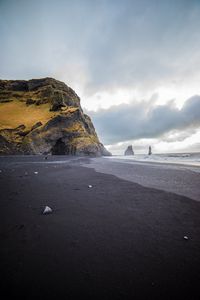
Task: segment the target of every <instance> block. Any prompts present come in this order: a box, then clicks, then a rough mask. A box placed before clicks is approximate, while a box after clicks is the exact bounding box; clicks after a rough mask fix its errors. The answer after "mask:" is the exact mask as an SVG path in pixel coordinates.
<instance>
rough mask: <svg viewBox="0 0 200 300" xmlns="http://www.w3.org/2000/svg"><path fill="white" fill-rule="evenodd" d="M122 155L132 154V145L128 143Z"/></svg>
mask: <svg viewBox="0 0 200 300" xmlns="http://www.w3.org/2000/svg"><path fill="white" fill-rule="evenodd" d="M124 155H134V151H133V146H132V145H130V146H128V147H127V149H126V151H125V152H124Z"/></svg>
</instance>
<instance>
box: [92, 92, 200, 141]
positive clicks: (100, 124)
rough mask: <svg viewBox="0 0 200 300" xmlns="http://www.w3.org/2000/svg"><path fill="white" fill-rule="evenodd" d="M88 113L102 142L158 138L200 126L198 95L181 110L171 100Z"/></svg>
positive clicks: (140, 103)
mask: <svg viewBox="0 0 200 300" xmlns="http://www.w3.org/2000/svg"><path fill="white" fill-rule="evenodd" d="M87 113H88V114H89V115H90V116H91V118H92V120H93V122H94V125H95V128H96V130H97V133H98V134H99V136H100V138H101V140H102V141H103V143H105V144H115V143H119V142H124V141H127V140H137V139H142V138H158V137H162V136H164V135H166V133H168V132H172V131H174V130H176V131H182V130H185V131H188V134H190V133H191V130H193V129H195V128H197V127H199V126H200V96H198V95H196V96H193V97H191V98H189V99H188V100H187V101H186V102H185V104H184V106H183V107H182V109H178V108H177V107H176V106H175V105H174V103H173V102H171V103H170V104H167V105H157V106H155V105H154V104H151V103H150V102H137V103H135V102H132V103H130V104H120V105H118V106H112V107H110V108H109V109H101V110H99V111H96V112H92V111H87ZM185 135H186V136H187V134H186V133H185ZM177 139H178V136H177Z"/></svg>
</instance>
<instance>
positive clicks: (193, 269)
mask: <svg viewBox="0 0 200 300" xmlns="http://www.w3.org/2000/svg"><path fill="white" fill-rule="evenodd" d="M62 159H63V158H61V157H59V158H58V157H51V158H49V159H48V160H47V161H45V160H44V158H42V157H26V158H23V157H22V158H17V157H10V158H0V170H1V172H0V188H1V200H0V205H1V208H0V242H1V248H0V257H1V262H0V270H1V278H2V279H1V285H2V288H1V293H3V292H6V295H5V296H4V297H1V299H10V295H11V293H14V295H15V298H16V297H17V296H18V295H19V296H20V299H49V298H54V299H61V297H62V299H75V298H77V297H78V298H79V299H83V298H84V297H87V299H199V298H200V286H199V282H200V217H199V216H200V203H199V202H197V201H194V200H192V199H190V198H187V197H184V196H180V195H177V194H174V193H169V192H165V191H161V190H158V189H153V188H147V187H143V186H141V185H139V184H137V183H133V182H130V181H126V180H122V179H119V178H117V177H115V176H113V175H109V174H103V173H98V172H95V170H94V169H92V168H86V167H83V166H81V165H80V163H84V160H78V159H75V160H71V159H68V160H67V161H66V163H64V164H63V163H59V160H62ZM19 161H20V163H18V162H19ZM53 161H57V162H53ZM85 163H89V160H86V161H85ZM34 172H38V174H35V173H34ZM88 185H92V188H88ZM46 205H48V206H50V207H51V208H52V209H53V213H52V214H50V215H42V213H41V212H42V210H43V209H44V207H45V206H46ZM184 236H187V237H188V240H186V239H184Z"/></svg>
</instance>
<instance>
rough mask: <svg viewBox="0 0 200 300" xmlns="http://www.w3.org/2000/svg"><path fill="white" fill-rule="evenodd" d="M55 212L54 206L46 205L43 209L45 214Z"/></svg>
mask: <svg viewBox="0 0 200 300" xmlns="http://www.w3.org/2000/svg"><path fill="white" fill-rule="evenodd" d="M52 212H53V210H52V208H51V207H49V206H45V209H44V210H43V212H42V213H43V215H48V214H51V213H52Z"/></svg>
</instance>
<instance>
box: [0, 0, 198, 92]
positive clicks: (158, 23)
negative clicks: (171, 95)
mask: <svg viewBox="0 0 200 300" xmlns="http://www.w3.org/2000/svg"><path fill="white" fill-rule="evenodd" d="M158 2H159V3H158ZM199 14H200V3H199V1H195V0H190V1H188V0H175V1H157V0H151V1H150V0H141V1H134V0H124V1H120V0H109V1H107V0H102V1H98V0H94V1H92V0H84V4H83V1H82V0H75V1H70V0H66V1H65V0H58V1H53V0H34V1H33V0H32V1H31V0H30V1H25V0H18V1H12V0H1V1H0V35H1V57H0V76H1V77H3V78H8V79H9V78H13V79H23V78H24V79H26V78H31V77H41V76H58V78H57V79H60V80H64V81H65V80H66V83H67V84H69V85H72V87H74V86H77V85H79V86H81V88H80V90H84V92H83V94H84V95H86V96H88V95H93V94H95V93H96V92H97V91H105V90H107V91H110V90H112V89H113V88H116V87H117V88H119V87H121V88H127V89H129V88H131V89H133V88H135V89H141V90H148V89H150V90H153V89H154V88H155V87H158V86H160V85H163V84H164V85H165V86H166V85H167V84H168V83H169V82H174V83H175V84H177V83H181V82H182V81H183V80H185V79H187V80H189V79H190V80H191V78H192V80H193V79H195V78H196V79H197V77H198V76H200V72H199V69H200V56H199V48H200V34H199V30H198V28H200V18H199ZM8 24H9V26H8ZM73 70H75V71H73ZM77 70H78V71H77ZM79 71H80V73H81V74H82V75H81V77H80V76H77V77H75V74H77V75H78V74H79ZM198 78H199V77H198ZM193 82H194V80H193ZM83 94H82V95H83ZM82 95H80V96H82Z"/></svg>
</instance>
